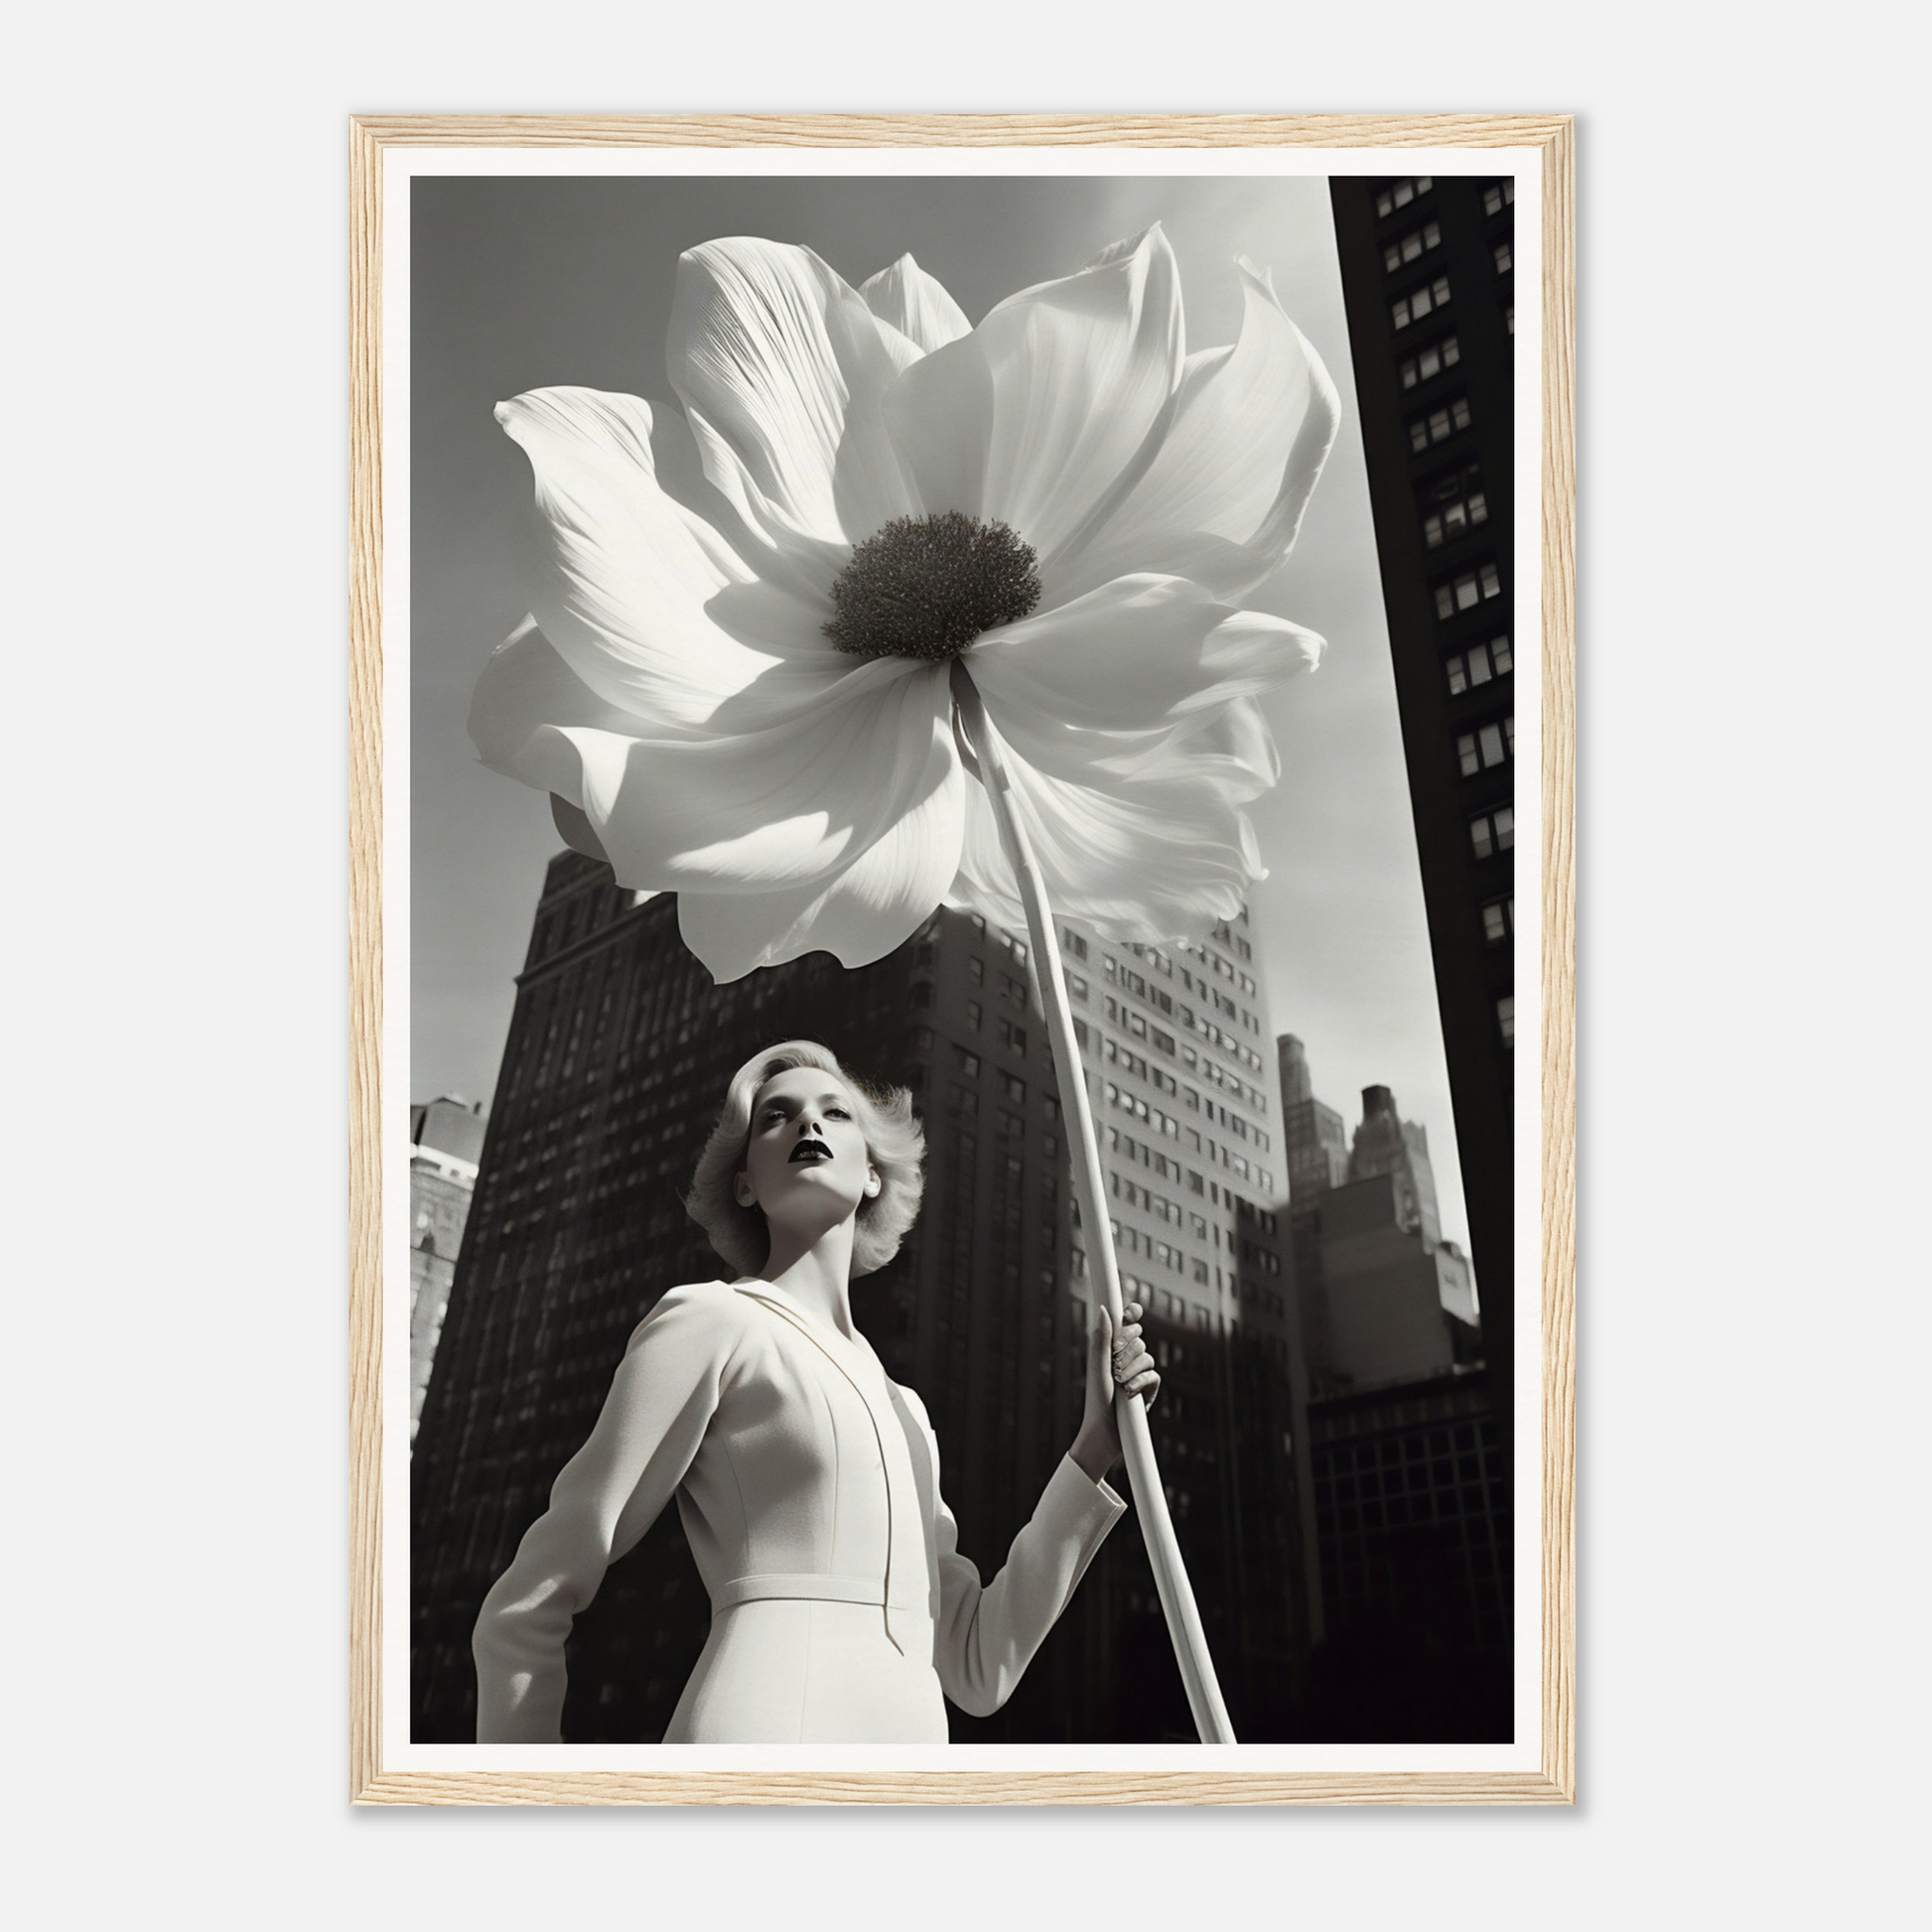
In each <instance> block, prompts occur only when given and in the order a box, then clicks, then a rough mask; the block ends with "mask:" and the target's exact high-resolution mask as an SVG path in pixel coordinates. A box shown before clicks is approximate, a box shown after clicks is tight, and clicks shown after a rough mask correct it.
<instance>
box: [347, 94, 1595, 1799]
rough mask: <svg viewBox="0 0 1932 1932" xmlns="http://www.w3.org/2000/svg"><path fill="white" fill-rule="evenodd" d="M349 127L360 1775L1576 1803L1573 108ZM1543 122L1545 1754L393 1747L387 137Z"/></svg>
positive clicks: (572, 1792) (863, 144)
mask: <svg viewBox="0 0 1932 1932" xmlns="http://www.w3.org/2000/svg"><path fill="white" fill-rule="evenodd" d="M349 141H350V184H351V186H350V198H349V205H350V222H351V255H350V277H349V289H350V303H351V362H350V438H351V467H350V496H349V501H350V518H349V534H350V589H349V632H350V676H349V723H350V735H349V736H350V760H351V783H350V795H349V836H350V914H349V959H350V1028H351V1074H350V1154H349V1182H350V1201H349V1225H350V1233H349V1267H350V1281H349V1361H350V1404H349V1459H350V1483H351V1509H350V1590H351V1595H350V1605H349V1643H350V1740H349V1777H350V1794H351V1797H352V1799H353V1800H354V1802H356V1803H360V1804H391V1805H392V1804H406V1805H407V1804H464V1805H504V1804H540V1805H626V1804H755V1805H774V1804H776V1805H795V1804H796V1805H822V1804H882V1803H883V1804H940V1805H959V1804H968V1805H1015V1804H1026V1805H1036V1804H1062V1805H1090V1804H1142V1805H1169V1804H1188V1805H1201V1804H1234V1805H1242V1804H1482V1803H1489V1804H1497V1803H1501V1804H1552V1803H1554V1804H1566V1803H1572V1802H1574V1801H1575V1797H1576V1533H1575V1522H1574V1514H1573V1508H1574V1500H1575V1449H1576V1368H1575V1355H1574V1341H1575V1284H1576V1248H1575V1202H1576V1182H1575V1160H1576V1058H1575V1017H1576V978H1575V975H1576V890H1575V880H1574V855H1575V813H1576V773H1575V753H1576V712H1575V686H1576V529H1575V518H1576V450H1575V436H1574V431H1575V386H1576V384H1575V349H1576V321H1575V291H1576V260H1575V246H1576V241H1575V207H1576V181H1575V154H1576V128H1575V122H1574V120H1573V119H1572V117H1570V116H1568V115H1482V114H1448V115H1357V114H1336V115H1292V116H1272V115H1198V116H1172V117H1170V116H1146V115H1135V116H1121V117H1097V118H1074V117H1061V116H1050V115H991V114H989V115H957V116H936V117H925V116H909V115H886V116H860V115H819V116H804V117H775V116H774V117H763V116H752V115H708V116H692V117H688V118H686V117H649V118H645V117H638V118H631V117H625V116H572V117H555V118H552V117H547V116H546V117H539V116H531V115H506V116H500V117H492V116H483V115H434V116H369V117H357V118H355V119H353V120H352V121H351V122H350V125H349ZM1049 145H1050V146H1061V145H1086V146H1104V147H1121V146H1136V147H1167V148H1201V147H1255V148H1262V147H1277V146H1295V147H1320V148H1338V147H1384V148H1389V149H1398V150H1399V149H1403V148H1419V147H1430V148H1436V147H1460V148H1468V149H1470V150H1472V151H1474V150H1480V149H1484V148H1500V147H1535V148H1540V149H1541V150H1542V151H1543V166H1544V174H1543V207H1542V239H1543V363H1542V369H1543V375H1542V383H1543V396H1542V402H1543V453H1542V586H1543V591H1542V602H1543V609H1542V617H1543V658H1542V662H1543V712H1542V726H1543V735H1542V744H1543V769H1542V822H1543V852H1542V859H1543V908H1542V909H1543V956H1542V961H1541V987H1542V1012H1543V1033H1542V1040H1543V1058H1542V1088H1543V1108H1544V1138H1543V1147H1542V1206H1543V1259H1542V1271H1541V1296H1542V1327H1543V1338H1544V1339H1543V1355H1542V1361H1541V1363H1540V1389H1541V1411H1542V1446H1543V1471H1542V1474H1543V1483H1542V1489H1543V1510H1542V1523H1541V1531H1542V1536H1541V1559H1542V1584H1543V1587H1542V1615H1543V1627H1542V1639H1543V1643H1542V1655H1543V1676H1542V1685H1541V1719H1542V1723H1541V1735H1540V1751H1539V1768H1538V1769H1536V1770H1534V1771H1518V1772H1467V1771H1443V1772H1430V1771H1373V1772H1360V1771H1358V1772H1341V1773H1335V1772H1320V1771H1307V1772H1299V1771H1298V1772H1282V1771H1252V1772H1250V1771H1240V1770H1236V1771H1224V1770H1218V1769H1216V1770H1203V1771H1200V1772H1193V1771H1178V1772H1176V1771H1166V1770H1163V1771H1133V1770H1120V1771H1084V1770H1082V1771H1059V1770H1047V1771H1039V1772H1012V1771H995V1772H988V1771H978V1772H975V1771H959V1772H950V1771H948V1772H917V1773H907V1772H891V1771H888V1772H877V1773H871V1772H866V1773H835V1772H798V1773H776V1772H736V1771H734V1772H715V1771H714V1772H699V1773H693V1772H685V1771H678V1770H665V1771H532V1772H528V1773H518V1772H502V1771H478V1772H448V1773H444V1772H425V1771H396V1770H385V1769H384V1768H383V1766H382V1763H381V1755H380V1739H381V1725H380V1716H381V1697H382V1681H381V1670H380V1652H381V1633H382V1599H381V1589H380V1582H381V1563H380V1554H381V1544H382V1510H383V1496H382V1482H381V1461H382V1415H381V1404H380V1400H379V1394H380V1386H381V1379H382V1378H381V1366H382V1332H381V1328H382V1324H381V1309H382V1294H381V1244H380V1233H381V1220H382V1215H381V1199H382V1194H381V1187H382V1177H381V1162H380V1150H381V1105H380V1102H381V1077H382V1065H381V1033H382V979H381V975H382V895H381V882H382V751H383V747H382V730H381V719H382V676H383V663H382V547H383V530H382V517H381V492H380V478H381V464H382V420H381V411H382V360H381V334H382V308H381V305H382V156H383V152H384V150H385V149H388V148H392V147H475V146H489V147H525V148H558V147H570V148H593V149H595V148H630V147H686V148H689V147H744V146H771V147H789V148H876V147H920V148H929V147H945V146H958V147H1039V146H1049Z"/></svg>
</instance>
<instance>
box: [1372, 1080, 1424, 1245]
mask: <svg viewBox="0 0 1932 1932" xmlns="http://www.w3.org/2000/svg"><path fill="white" fill-rule="evenodd" d="M1376 1174H1388V1175H1389V1176H1390V1177H1391V1178H1392V1179H1393V1180H1394V1181H1395V1183H1396V1202H1397V1212H1398V1215H1399V1217H1400V1219H1401V1222H1402V1225H1403V1226H1404V1227H1406V1228H1410V1229H1413V1230H1414V1231H1415V1232H1416V1233H1418V1234H1420V1235H1421V1236H1422V1238H1423V1245H1424V1246H1425V1247H1427V1248H1429V1249H1431V1250H1432V1251H1433V1250H1434V1249H1435V1247H1436V1245H1437V1244H1438V1243H1439V1242H1440V1241H1441V1240H1442V1238H1443V1217H1442V1215H1441V1213H1440V1212H1439V1211H1438V1209H1437V1206H1436V1171H1435V1169H1434V1168H1432V1167H1431V1166H1430V1162H1429V1130H1428V1129H1427V1128H1425V1127H1423V1126H1421V1125H1420V1124H1419V1123H1418V1122H1416V1121H1413V1120H1404V1119H1403V1118H1402V1116H1401V1115H1400V1114H1398V1113H1397V1112H1396V1108H1395V1095H1394V1094H1392V1093H1391V1092H1390V1091H1389V1090H1388V1088H1387V1087H1364V1088H1363V1089H1362V1124H1361V1125H1360V1126H1359V1127H1358V1128H1356V1130H1355V1142H1354V1145H1353V1147H1351V1148H1350V1149H1349V1152H1348V1177H1349V1179H1350V1180H1368V1179H1371V1178H1373V1176H1375V1175H1376Z"/></svg>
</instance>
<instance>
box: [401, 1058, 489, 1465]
mask: <svg viewBox="0 0 1932 1932" xmlns="http://www.w3.org/2000/svg"><path fill="white" fill-rule="evenodd" d="M482 1159H483V1109H482V1108H481V1107H480V1106H478V1107H473V1106H472V1105H471V1104H470V1103H469V1102H468V1101H467V1100H459V1099H458V1098H457V1097H456V1096H455V1095H454V1094H445V1095H443V1096H442V1097H441V1098H440V1099H436V1100H432V1101H429V1102H428V1103H427V1104H425V1105H423V1106H421V1107H412V1108H410V1110H409V1435H410V1439H411V1441H414V1440H415V1435H416V1425H417V1423H418V1422H419V1421H420V1420H421V1417H422V1413H423V1397H424V1395H425V1394H426V1393H427V1392H428V1389H429V1377H430V1370H431V1369H432V1368H433V1367H434V1366H435V1364H436V1344H437V1341H438V1340H439V1339H440V1338H441V1336H442V1333H443V1317H444V1314H445V1313H446V1312H447V1311H448V1309H449V1306H450V1284H451V1282H452V1280H454V1278H455V1275H456V1258H457V1253H458V1251H459V1250H460V1249H461V1248H462V1246H463V1230H464V1227H465V1224H466V1223H467V1222H468V1220H469V1218H470V1201H471V1197H472V1195H473V1194H474V1193H475V1191H476V1185H477V1166H478V1163H479V1162H480V1161H481V1160H482Z"/></svg>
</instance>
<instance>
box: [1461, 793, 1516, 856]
mask: <svg viewBox="0 0 1932 1932" xmlns="http://www.w3.org/2000/svg"><path fill="white" fill-rule="evenodd" d="M1469 843H1470V845H1471V846H1473V847H1474V848H1475V855H1476V857H1477V858H1478V859H1487V858H1488V857H1489V856H1490V855H1491V854H1492V853H1497V852H1507V851H1508V850H1509V849H1510V847H1511V846H1513V845H1514V844H1515V843H1516V807H1515V806H1514V805H1498V806H1497V807H1496V808H1495V809H1494V810H1493V811H1487V812H1480V813H1478V814H1477V815H1476V816H1475V817H1474V818H1472V819H1470V821H1469Z"/></svg>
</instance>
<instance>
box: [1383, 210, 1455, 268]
mask: <svg viewBox="0 0 1932 1932" xmlns="http://www.w3.org/2000/svg"><path fill="white" fill-rule="evenodd" d="M1442 242H1443V231H1442V229H1441V228H1439V227H1438V226H1437V225H1436V223H1435V222H1434V221H1425V222H1424V223H1423V224H1422V226H1421V227H1420V228H1411V229H1410V230H1409V232H1408V233H1407V234H1405V235H1398V236H1397V237H1396V238H1395V239H1394V240H1393V241H1388V242H1384V243H1383V244H1382V266H1383V267H1384V268H1385V269H1387V270H1388V272H1389V273H1390V274H1391V275H1393V274H1395V272H1396V271H1397V270H1398V269H1400V268H1402V267H1403V266H1405V265H1406V264H1407V263H1409V262H1414V261H1421V260H1422V258H1423V256H1425V255H1426V254H1428V252H1429V251H1430V250H1431V249H1432V248H1439V247H1441V246H1442Z"/></svg>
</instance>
